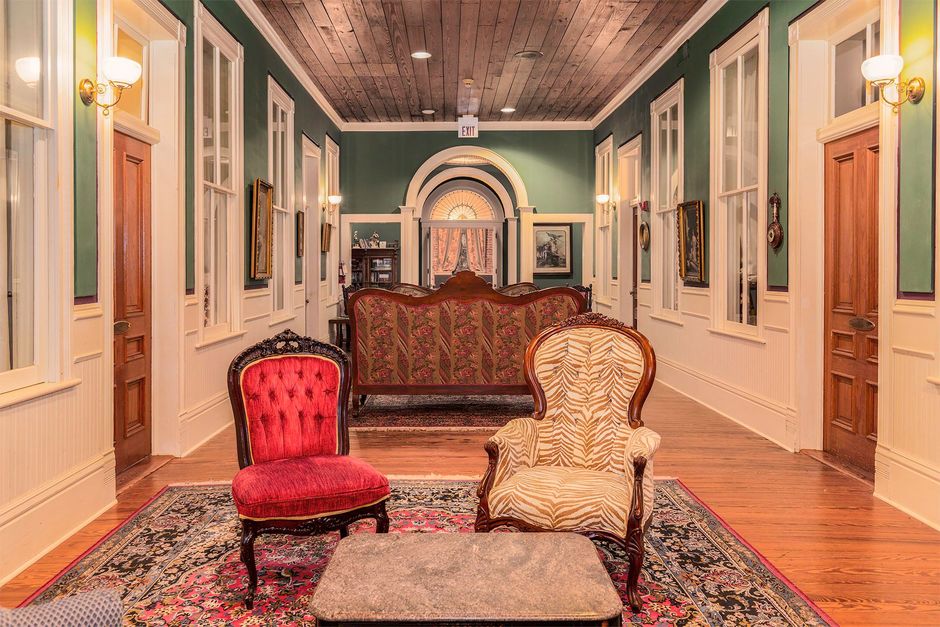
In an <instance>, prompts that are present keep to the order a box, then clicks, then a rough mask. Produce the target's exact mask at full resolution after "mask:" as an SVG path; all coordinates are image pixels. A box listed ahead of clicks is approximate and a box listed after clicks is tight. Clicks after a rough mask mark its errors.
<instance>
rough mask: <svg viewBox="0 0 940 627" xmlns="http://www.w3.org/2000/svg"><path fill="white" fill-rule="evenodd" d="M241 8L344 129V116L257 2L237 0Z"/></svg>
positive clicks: (317, 100)
mask: <svg viewBox="0 0 940 627" xmlns="http://www.w3.org/2000/svg"><path fill="white" fill-rule="evenodd" d="M235 2H236V3H237V4H238V6H239V7H241V10H242V11H244V12H245V15H247V16H248V19H249V20H251V23H252V24H254V25H255V28H257V29H258V30H259V31H260V32H261V34H262V35H263V36H264V38H265V39H267V40H268V43H269V44H271V47H272V48H274V51H275V52H276V53H277V54H278V56H280V57H281V60H282V61H284V63H285V64H286V65H287V68H288V69H289V70H290V71H291V72H292V73H293V75H294V78H296V79H297V81H298V82H300V84H301V85H303V87H304V89H306V90H307V93H308V94H310V96H311V97H312V98H313V100H314V101H315V102H316V103H317V104H318V105H320V108H321V109H323V112H324V113H326V115H327V117H329V118H330V120H332V121H333V124H335V125H336V126H338V127H339V130H341V131H342V130H343V127H344V126H345V124H346V123H345V122H344V121H343V118H341V117H340V115H339V113H337V112H336V109H334V108H333V105H331V104H330V101H329V100H327V98H326V96H324V95H323V93H322V92H321V91H320V90H319V88H317V86H316V85H315V84H314V82H313V81H312V80H311V79H310V76H309V75H308V74H307V70H306V69H305V68H304V66H303V65H301V63H300V61H298V60H297V57H295V56H294V53H293V52H291V50H290V48H288V47H287V44H285V43H284V40H283V39H281V36H280V35H279V34H278V32H277V30H275V28H274V27H273V26H271V23H270V22H269V21H268V19H267V18H266V17H265V16H264V13H262V12H261V9H259V8H258V5H256V4H255V2H254V0H235Z"/></svg>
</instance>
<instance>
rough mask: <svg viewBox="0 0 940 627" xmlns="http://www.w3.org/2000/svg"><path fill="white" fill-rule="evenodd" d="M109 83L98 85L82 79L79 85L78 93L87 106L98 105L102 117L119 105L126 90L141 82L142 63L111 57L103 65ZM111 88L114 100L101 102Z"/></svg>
mask: <svg viewBox="0 0 940 627" xmlns="http://www.w3.org/2000/svg"><path fill="white" fill-rule="evenodd" d="M101 71H102V74H104V77H105V79H107V81H108V82H107V83H96V82H95V81H93V80H91V79H90V78H85V79H82V81H81V82H80V83H79V84H78V93H79V95H80V96H81V98H82V102H84V103H85V105H86V106H91V105H92V104H96V105H98V106H99V107H101V109H102V111H101V115H110V114H111V107H113V106H115V105H117V103H118V102H120V100H121V96H122V95H123V94H124V90H125V89H127V88H128V87H130V86H131V85H133V84H134V83H136V82H137V81H139V80H140V75H141V73H142V72H143V68H142V67H141V66H140V63H138V62H137V61H134V60H133V59H128V58H126V57H109V58H107V59H105V60H104V63H102V65H101ZM109 87H110V88H111V92H112V96H113V98H114V100H112V101H111V102H101V101H100V100H99V99H98V98H99V97H100V96H104V95H105V94H106V93H108V88H109Z"/></svg>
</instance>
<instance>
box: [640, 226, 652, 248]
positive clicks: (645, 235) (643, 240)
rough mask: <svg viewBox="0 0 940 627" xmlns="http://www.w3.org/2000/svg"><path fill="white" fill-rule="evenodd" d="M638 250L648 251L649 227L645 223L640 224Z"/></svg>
mask: <svg viewBox="0 0 940 627" xmlns="http://www.w3.org/2000/svg"><path fill="white" fill-rule="evenodd" d="M639 239H640V248H642V249H643V250H649V249H650V225H649V224H648V223H646V222H640V232H639Z"/></svg>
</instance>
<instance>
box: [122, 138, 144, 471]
mask: <svg viewBox="0 0 940 627" xmlns="http://www.w3.org/2000/svg"><path fill="white" fill-rule="evenodd" d="M150 165H151V164H150V146H149V145H147V144H145V143H143V142H140V141H138V140H136V139H133V138H131V137H128V136H127V135H123V134H121V133H115V134H114V456H115V461H116V471H117V472H121V471H122V470H125V469H127V468H128V467H130V466H133V465H134V464H136V463H137V462H139V461H142V460H144V459H146V458H147V457H148V456H149V455H150V451H151V434H152V425H151V395H152V390H151V381H152V379H151V373H150V369H151V364H150V361H151V357H152V356H151V319H150V304H151V303H150Z"/></svg>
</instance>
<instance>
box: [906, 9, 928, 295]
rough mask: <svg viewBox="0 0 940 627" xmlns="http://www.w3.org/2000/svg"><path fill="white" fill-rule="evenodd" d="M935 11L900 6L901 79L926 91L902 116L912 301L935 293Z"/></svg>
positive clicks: (908, 285)
mask: <svg viewBox="0 0 940 627" xmlns="http://www.w3.org/2000/svg"><path fill="white" fill-rule="evenodd" d="M935 11H936V7H935V5H934V3H933V2H927V1H926V0H905V1H904V2H902V4H901V56H903V57H904V70H903V72H902V77H911V76H922V77H923V78H924V80H925V82H926V87H927V89H926V91H925V93H924V99H923V100H922V101H921V102H920V103H919V104H916V105H911V104H905V105H902V106H901V109H900V113H899V114H898V115H899V118H900V120H899V121H900V127H901V130H900V133H901V150H900V181H899V184H900V185H899V194H898V200H899V203H898V213H899V215H898V244H899V246H898V291H899V292H900V293H901V294H902V295H909V296H916V295H923V294H930V293H933V291H934V237H935V235H934V234H935V229H934V220H935V207H934V203H935V194H934V191H935V187H934V176H935V171H936V168H935V152H934V150H935V140H934V124H935V120H934V117H935V111H936V105H935V97H936V90H935V81H936V74H935V61H934V42H935V41H936V39H935V18H936V15H935Z"/></svg>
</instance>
